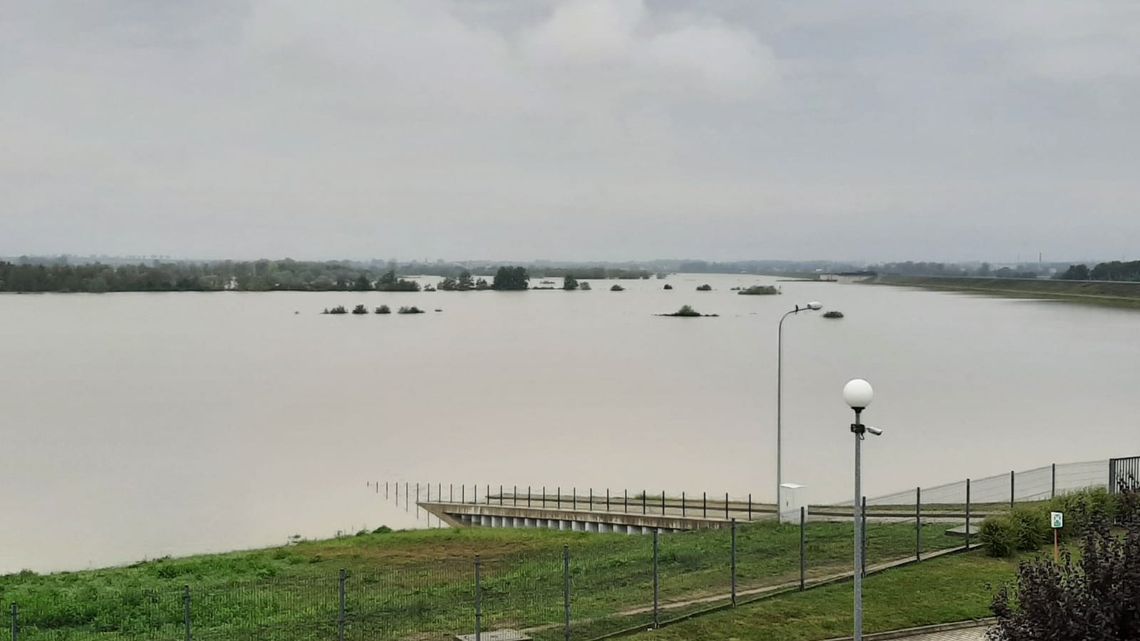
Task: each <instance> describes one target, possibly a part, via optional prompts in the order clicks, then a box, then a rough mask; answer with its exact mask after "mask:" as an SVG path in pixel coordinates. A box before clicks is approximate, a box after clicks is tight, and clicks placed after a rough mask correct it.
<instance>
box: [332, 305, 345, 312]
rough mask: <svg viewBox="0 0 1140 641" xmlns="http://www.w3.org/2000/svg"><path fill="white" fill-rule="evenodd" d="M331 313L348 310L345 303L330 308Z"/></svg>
mask: <svg viewBox="0 0 1140 641" xmlns="http://www.w3.org/2000/svg"><path fill="white" fill-rule="evenodd" d="M329 313H330V314H347V313H348V310H347V309H345V308H344V305H337V306H336V307H334V308H332V309H330V310H329Z"/></svg>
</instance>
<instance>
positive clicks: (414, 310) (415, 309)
mask: <svg viewBox="0 0 1140 641" xmlns="http://www.w3.org/2000/svg"><path fill="white" fill-rule="evenodd" d="M396 313H397V314H422V313H424V310H422V309H420V308H419V307H416V306H415V305H412V306H411V307H401V308H400V309H399V310H398V311H397V312H396Z"/></svg>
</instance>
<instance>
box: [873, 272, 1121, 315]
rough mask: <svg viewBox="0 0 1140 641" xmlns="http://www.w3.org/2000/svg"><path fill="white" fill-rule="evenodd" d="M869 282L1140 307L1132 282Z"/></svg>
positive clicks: (925, 279)
mask: <svg viewBox="0 0 1140 641" xmlns="http://www.w3.org/2000/svg"><path fill="white" fill-rule="evenodd" d="M868 282H870V283H873V284H880V285H899V286H906V287H922V288H925V289H941V290H948V291H958V292H969V293H976V294H987V295H993V296H1002V297H1006V298H1048V299H1054V300H1059V301H1068V302H1074V303H1083V304H1090V305H1105V306H1110V307H1127V308H1137V307H1140V283H1131V282H1118V283H1103V282H1086V281H1073V280H1052V279H1037V280H1022V279H1011V278H937V277H922V276H880V277H878V278H876V279H874V280H873V281H868Z"/></svg>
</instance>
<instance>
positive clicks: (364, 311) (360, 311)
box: [352, 305, 368, 314]
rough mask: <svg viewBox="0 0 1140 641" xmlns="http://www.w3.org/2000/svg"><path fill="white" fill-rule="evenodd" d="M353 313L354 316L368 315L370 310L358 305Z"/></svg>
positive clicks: (353, 309)
mask: <svg viewBox="0 0 1140 641" xmlns="http://www.w3.org/2000/svg"><path fill="white" fill-rule="evenodd" d="M352 313H353V314H367V313H368V308H367V307H365V306H364V305H357V306H356V307H353V308H352Z"/></svg>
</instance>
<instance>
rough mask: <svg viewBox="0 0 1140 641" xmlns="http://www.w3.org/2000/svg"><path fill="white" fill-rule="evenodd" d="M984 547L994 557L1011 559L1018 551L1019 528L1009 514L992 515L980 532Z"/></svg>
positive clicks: (985, 521)
mask: <svg viewBox="0 0 1140 641" xmlns="http://www.w3.org/2000/svg"><path fill="white" fill-rule="evenodd" d="M978 538H979V539H981V542H982V547H983V548H984V549H985V551H986V554H988V555H990V556H992V557H1010V556H1013V553H1014V552H1016V551H1017V526H1016V525H1015V524H1014V521H1013V519H1012V518H1011V517H1010V516H1009V515H1007V514H991V515H990V516H987V517H986V520H984V521H982V527H981V530H980V531H979V532H978Z"/></svg>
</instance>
